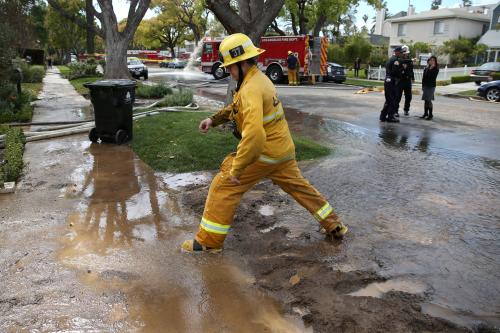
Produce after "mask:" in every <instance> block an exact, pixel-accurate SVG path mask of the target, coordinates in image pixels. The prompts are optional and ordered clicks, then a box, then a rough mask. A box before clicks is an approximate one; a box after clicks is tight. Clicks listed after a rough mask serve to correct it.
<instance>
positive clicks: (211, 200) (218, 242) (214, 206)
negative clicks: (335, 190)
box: [196, 154, 340, 248]
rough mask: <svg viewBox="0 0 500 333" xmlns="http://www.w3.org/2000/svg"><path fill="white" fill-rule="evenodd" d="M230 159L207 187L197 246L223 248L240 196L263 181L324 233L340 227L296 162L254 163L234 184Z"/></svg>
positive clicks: (227, 158)
mask: <svg viewBox="0 0 500 333" xmlns="http://www.w3.org/2000/svg"><path fill="white" fill-rule="evenodd" d="M233 158H234V154H231V155H229V156H227V157H226V159H225V160H224V162H223V163H222V166H221V169H220V172H219V173H218V174H217V175H216V176H215V178H214V179H213V181H212V184H211V185H210V190H209V192H208V197H207V200H206V203H205V210H204V212H203V219H202V221H201V223H200V228H199V230H198V233H197V234H196V240H197V241H198V242H199V243H200V244H202V245H205V246H208V247H212V248H219V247H222V244H223V243H224V239H225V238H226V235H227V232H229V230H230V226H231V223H232V222H233V216H234V213H235V211H236V208H237V207H238V204H239V203H240V200H241V197H242V196H243V194H244V193H245V192H247V191H248V190H249V189H251V188H252V187H253V186H254V185H255V184H256V183H257V182H259V181H260V180H261V179H263V178H270V179H271V180H272V181H273V183H275V184H276V185H279V186H280V187H281V188H282V189H283V191H285V192H286V193H288V194H290V195H291V196H292V197H293V198H294V199H295V200H296V201H297V202H298V203H299V204H301V205H302V206H303V207H304V208H306V209H307V210H308V211H309V212H310V213H311V214H312V215H313V216H314V217H315V218H316V219H317V220H318V221H319V223H320V224H321V225H322V226H323V227H324V228H325V229H326V230H327V231H331V230H333V229H334V228H336V227H337V226H338V225H339V224H340V221H339V219H338V217H337V215H336V214H335V212H334V211H333V208H332V207H331V205H330V204H329V203H328V202H327V201H326V200H325V198H323V196H322V195H321V194H320V193H319V192H318V191H317V190H316V189H315V188H314V187H313V186H312V185H311V184H310V183H309V182H308V181H307V180H306V179H305V178H304V177H303V176H302V174H301V173H300V170H299V168H298V165H297V161H296V160H295V159H292V160H288V161H285V162H283V163H280V164H266V163H263V162H261V161H257V162H255V163H253V164H251V165H249V166H248V167H247V168H246V169H245V170H244V172H243V173H242V174H241V176H240V178H239V180H240V184H239V185H236V184H233V183H232V182H231V180H230V176H229V171H230V170H231V164H232V161H233ZM207 222H208V223H207Z"/></svg>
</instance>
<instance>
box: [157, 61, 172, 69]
mask: <svg viewBox="0 0 500 333" xmlns="http://www.w3.org/2000/svg"><path fill="white" fill-rule="evenodd" d="M169 63H170V60H163V61H160V62H159V63H158V65H159V66H160V68H168V64H169Z"/></svg>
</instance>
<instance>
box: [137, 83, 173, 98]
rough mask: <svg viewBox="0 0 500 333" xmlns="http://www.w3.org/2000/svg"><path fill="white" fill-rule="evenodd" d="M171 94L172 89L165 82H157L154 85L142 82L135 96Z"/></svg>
mask: <svg viewBox="0 0 500 333" xmlns="http://www.w3.org/2000/svg"><path fill="white" fill-rule="evenodd" d="M171 94H172V89H171V88H169V87H167V86H165V85H163V84H156V85H153V86H149V85H145V84H140V85H139V86H138V87H137V90H136V91H135V96H136V97H140V98H162V97H164V96H166V95H171Z"/></svg>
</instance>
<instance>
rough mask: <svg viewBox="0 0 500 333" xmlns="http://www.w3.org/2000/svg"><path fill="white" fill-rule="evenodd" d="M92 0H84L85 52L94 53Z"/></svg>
mask: <svg viewBox="0 0 500 333" xmlns="http://www.w3.org/2000/svg"><path fill="white" fill-rule="evenodd" d="M92 9H93V6H92V0H85V17H86V21H87V53H88V54H94V53H95V43H94V38H95V32H94V29H92V27H93V26H94V12H93V10H92Z"/></svg>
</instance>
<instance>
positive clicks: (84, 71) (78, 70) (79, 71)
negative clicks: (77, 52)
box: [67, 62, 99, 80]
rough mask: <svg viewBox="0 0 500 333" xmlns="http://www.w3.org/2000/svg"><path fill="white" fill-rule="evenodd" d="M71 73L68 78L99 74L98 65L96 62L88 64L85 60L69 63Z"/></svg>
mask: <svg viewBox="0 0 500 333" xmlns="http://www.w3.org/2000/svg"><path fill="white" fill-rule="evenodd" d="M68 68H69V74H68V75H67V76H68V79H70V80H74V79H78V78H81V77H88V76H98V75H99V73H98V72H97V65H96V64H88V63H84V62H73V63H71V64H68Z"/></svg>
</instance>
